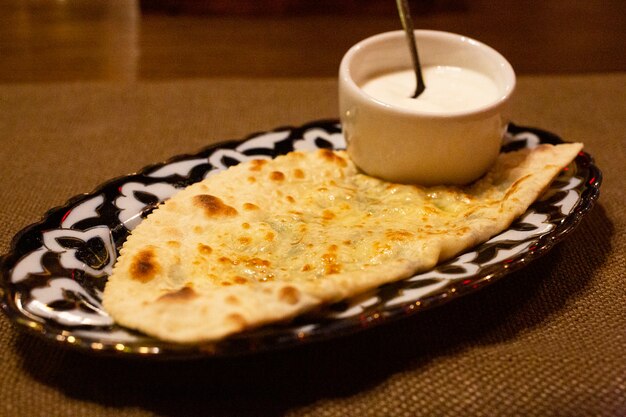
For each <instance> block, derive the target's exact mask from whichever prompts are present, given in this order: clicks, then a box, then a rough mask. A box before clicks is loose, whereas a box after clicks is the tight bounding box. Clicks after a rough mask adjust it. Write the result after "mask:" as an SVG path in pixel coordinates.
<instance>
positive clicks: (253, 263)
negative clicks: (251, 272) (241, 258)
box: [245, 258, 271, 268]
mask: <svg viewBox="0 0 626 417" xmlns="http://www.w3.org/2000/svg"><path fill="white" fill-rule="evenodd" d="M245 264H246V266H249V267H254V268H258V267H268V266H270V265H271V262H270V261H268V260H267V259H261V258H250V259H248V260H246V262H245Z"/></svg>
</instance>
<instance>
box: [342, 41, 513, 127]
mask: <svg viewBox="0 0 626 417" xmlns="http://www.w3.org/2000/svg"><path fill="white" fill-rule="evenodd" d="M415 35H416V38H417V39H418V40H419V38H422V39H423V38H430V39H443V40H446V41H448V42H457V43H460V44H464V45H469V46H471V47H472V48H475V49H479V50H481V51H482V52H483V53H485V54H486V55H488V56H490V57H493V58H494V60H495V61H496V62H497V63H498V66H499V67H500V69H501V70H502V72H503V74H504V75H505V87H504V92H503V93H502V94H501V95H500V96H499V97H498V99H497V100H495V101H493V102H491V103H489V104H485V105H482V106H480V107H476V108H473V109H470V110H459V111H451V112H447V113H434V112H426V111H421V110H416V109H408V108H405V107H399V106H394V105H391V104H389V103H385V102H383V101H380V100H378V99H376V98H374V97H372V96H371V95H369V94H367V93H365V92H364V91H363V89H362V88H361V87H359V86H358V85H357V83H356V82H355V81H354V79H353V77H352V73H351V68H352V66H351V65H352V62H353V61H354V58H355V56H357V55H358V54H361V53H363V51H364V50H366V48H371V47H373V46H375V45H377V44H380V43H382V42H386V41H389V40H392V41H398V42H406V40H405V39H406V38H405V36H406V35H405V33H404V31H402V30H395V31H390V32H383V33H378V34H376V35H373V36H370V37H368V38H365V39H363V40H361V41H359V42H357V43H356V44H354V45H353V46H352V47H351V48H350V49H348V51H347V52H346V53H345V54H344V56H343V58H342V59H341V63H340V65H339V90H340V92H341V90H342V89H343V88H347V89H348V90H349V91H350V93H351V94H352V95H353V96H355V97H356V98H357V99H358V100H360V101H361V102H365V103H369V104H370V105H372V106H373V107H375V108H378V110H380V111H383V112H389V113H394V114H399V115H402V116H405V117H421V118H429V119H449V118H455V119H456V118H474V117H476V116H478V115H482V114H484V113H494V112H497V111H499V110H500V109H501V108H502V107H504V106H505V105H506V104H507V103H508V102H509V100H510V98H511V96H512V95H513V93H514V91H515V88H516V84H517V80H516V75H515V71H514V69H513V66H512V65H511V64H510V63H509V62H508V60H507V59H506V58H505V57H504V56H503V55H502V54H500V53H499V52H498V51H497V50H495V49H494V48H492V47H490V46H489V45H487V44H485V43H483V42H480V41H478V40H476V39H473V38H470V37H468V36H465V35H460V34H457V33H453V32H445V31H438V30H430V29H417V30H415Z"/></svg>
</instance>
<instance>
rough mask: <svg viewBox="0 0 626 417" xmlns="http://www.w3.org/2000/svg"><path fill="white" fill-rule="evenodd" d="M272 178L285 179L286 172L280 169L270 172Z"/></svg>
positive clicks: (274, 179)
mask: <svg viewBox="0 0 626 417" xmlns="http://www.w3.org/2000/svg"><path fill="white" fill-rule="evenodd" d="M270 179H271V180H272V181H285V174H283V173H282V172H280V171H272V172H271V173H270Z"/></svg>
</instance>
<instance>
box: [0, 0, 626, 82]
mask: <svg viewBox="0 0 626 417" xmlns="http://www.w3.org/2000/svg"><path fill="white" fill-rule="evenodd" d="M412 4H413V6H414V7H413V12H414V13H413V14H414V20H415V26H416V27H417V28H427V29H438V30H447V31H452V32H457V33H462V34H465V35H468V36H471V37H474V38H477V39H479V40H481V41H483V42H485V43H487V44H489V45H491V46H493V47H494V48H496V49H498V50H499V51H500V52H501V53H503V54H504V55H505V56H506V57H507V58H508V59H509V60H510V61H511V63H512V64H513V66H514V67H515V69H516V71H517V72H518V73H519V74H539V73H540V74H553V73H589V72H607V71H625V70H626V54H624V52H623V47H624V45H626V2H625V1H623V0H587V1H582V0H550V1H541V0H528V1H515V0H501V1H499V2H493V1H491V0H471V1H470V0H456V1H454V0H443V1H437V0H430V1H421V2H413V3H412ZM259 5H263V7H260V6H259ZM312 5H316V6H312ZM397 29H400V23H399V20H398V18H397V17H396V14H395V1H393V0H386V1H382V0H378V1H376V0H363V1H360V2H359V1H356V0H345V1H343V2H341V1H340V2H330V1H321V2H317V3H316V2H311V1H297V0H273V1H272V0H266V2H262V1H260V0H257V1H250V0H248V1H244V0H242V1H241V2H225V1H220V0H214V1H209V0H205V1H199V2H198V1H191V0H179V1H176V2H174V1H173V0H143V1H142V2H141V3H140V2H139V0H89V1H87V0H65V1H58V0H0V83H16V82H18V83H20V82H57V81H72V80H117V81H120V80H163V79H180V78H199V77H317V76H334V75H335V74H336V71H337V67H338V65H339V61H340V59H341V57H342V55H343V53H344V52H345V51H346V50H347V49H348V48H349V47H350V46H351V45H352V44H354V43H355V42H357V41H358V40H360V39H362V38H365V37H367V36H370V35H372V34H375V33H378V32H384V31H389V30H397Z"/></svg>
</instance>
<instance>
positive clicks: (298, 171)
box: [293, 168, 304, 179]
mask: <svg viewBox="0 0 626 417" xmlns="http://www.w3.org/2000/svg"><path fill="white" fill-rule="evenodd" d="M293 176H294V177H296V178H298V179H302V178H304V171H302V170H301V169H300V168H296V169H295V170H294V171H293Z"/></svg>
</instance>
